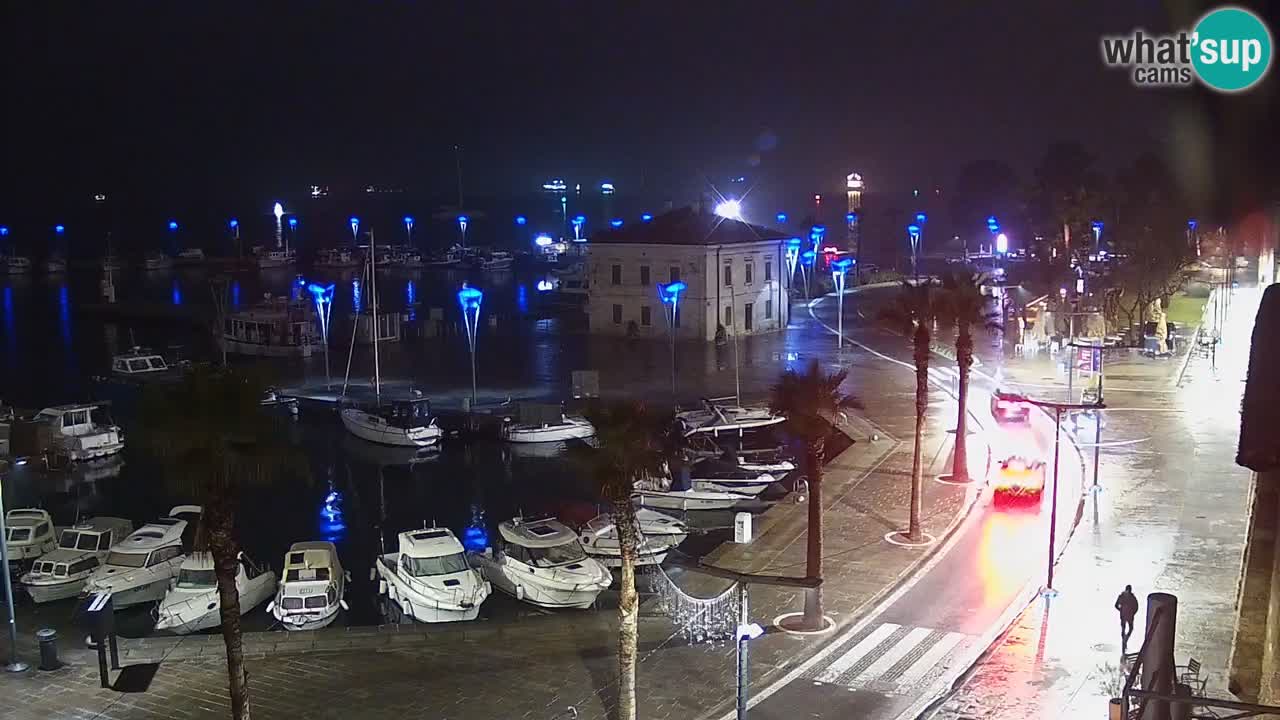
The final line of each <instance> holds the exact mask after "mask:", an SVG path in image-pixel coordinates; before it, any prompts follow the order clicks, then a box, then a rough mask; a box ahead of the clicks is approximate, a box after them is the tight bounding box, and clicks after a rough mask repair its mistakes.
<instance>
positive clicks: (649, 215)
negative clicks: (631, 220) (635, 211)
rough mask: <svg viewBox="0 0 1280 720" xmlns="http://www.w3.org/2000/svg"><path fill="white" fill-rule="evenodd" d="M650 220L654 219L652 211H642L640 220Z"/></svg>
mask: <svg viewBox="0 0 1280 720" xmlns="http://www.w3.org/2000/svg"><path fill="white" fill-rule="evenodd" d="M650 220H653V214H652V213H640V222H649V221H650Z"/></svg>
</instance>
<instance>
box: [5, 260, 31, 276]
mask: <svg viewBox="0 0 1280 720" xmlns="http://www.w3.org/2000/svg"><path fill="white" fill-rule="evenodd" d="M0 270H3V271H4V274H5V275H26V274H27V273H29V272H31V259H30V258H26V257H23V256H21V255H10V256H8V257H0Z"/></svg>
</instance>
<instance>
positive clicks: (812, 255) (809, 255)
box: [800, 250, 818, 267]
mask: <svg viewBox="0 0 1280 720" xmlns="http://www.w3.org/2000/svg"><path fill="white" fill-rule="evenodd" d="M817 258H818V253H816V252H814V251H812V250H805V251H804V253H802V254H801V255H800V262H801V263H802V264H803V265H804V266H805V267H813V262H814V260H817Z"/></svg>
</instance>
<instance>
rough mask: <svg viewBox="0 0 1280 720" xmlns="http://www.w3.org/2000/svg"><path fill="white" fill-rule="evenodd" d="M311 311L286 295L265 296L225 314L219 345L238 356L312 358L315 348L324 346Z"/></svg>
mask: <svg viewBox="0 0 1280 720" xmlns="http://www.w3.org/2000/svg"><path fill="white" fill-rule="evenodd" d="M312 312H313V311H312V310H311V307H310V306H309V305H307V304H305V303H301V302H293V301H290V300H289V298H284V297H268V298H265V299H264V300H263V302H262V303H261V304H260V305H258V306H256V307H254V308H251V309H249V310H242V311H240V312H234V313H231V314H229V315H227V317H226V320H225V321H224V322H223V327H222V333H221V337H222V346H223V347H224V348H226V350H227V352H229V353H236V354H239V355H255V356H258V357H301V358H308V357H311V353H312V352H313V351H314V350H316V349H318V348H323V347H324V346H323V345H322V344H321V341H320V339H319V338H318V337H317V334H316V331H315V323H314V318H313V317H312V314H311V313H312Z"/></svg>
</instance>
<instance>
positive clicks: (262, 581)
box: [156, 551, 276, 635]
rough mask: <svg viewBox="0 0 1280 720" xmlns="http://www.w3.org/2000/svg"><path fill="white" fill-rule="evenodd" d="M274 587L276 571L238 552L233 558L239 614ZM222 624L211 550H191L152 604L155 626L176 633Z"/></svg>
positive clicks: (198, 630)
mask: <svg viewBox="0 0 1280 720" xmlns="http://www.w3.org/2000/svg"><path fill="white" fill-rule="evenodd" d="M275 591H276V574H275V572H273V571H272V570H271V569H270V568H261V567H258V566H257V565H256V564H254V562H253V561H252V560H250V559H249V558H248V557H246V556H245V554H244V553H240V557H239V558H237V562H236V592H237V593H238V594H239V595H240V614H241V615H244V614H246V613H248V612H249V611H250V610H252V609H254V608H255V607H257V606H259V605H261V604H262V603H264V602H266V601H267V600H268V598H270V597H271V596H272V595H273V594H274V593H275ZM221 624H222V607H221V603H220V602H219V595H218V578H217V576H216V575H215V574H214V569H213V553H210V552H204V551H201V552H193V553H191V554H190V555H188V556H187V557H186V559H185V560H183V561H182V566H181V567H180V568H178V578H177V580H175V581H174V582H173V583H172V584H171V585H170V586H169V589H168V590H167V591H166V592H165V594H164V598H163V599H162V600H161V601H160V605H159V606H157V607H156V629H157V630H170V631H172V632H175V633H178V634H180V635H185V634H187V633H193V632H200V631H201V630H208V629H209V628H214V627H218V626H219V625H221Z"/></svg>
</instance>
